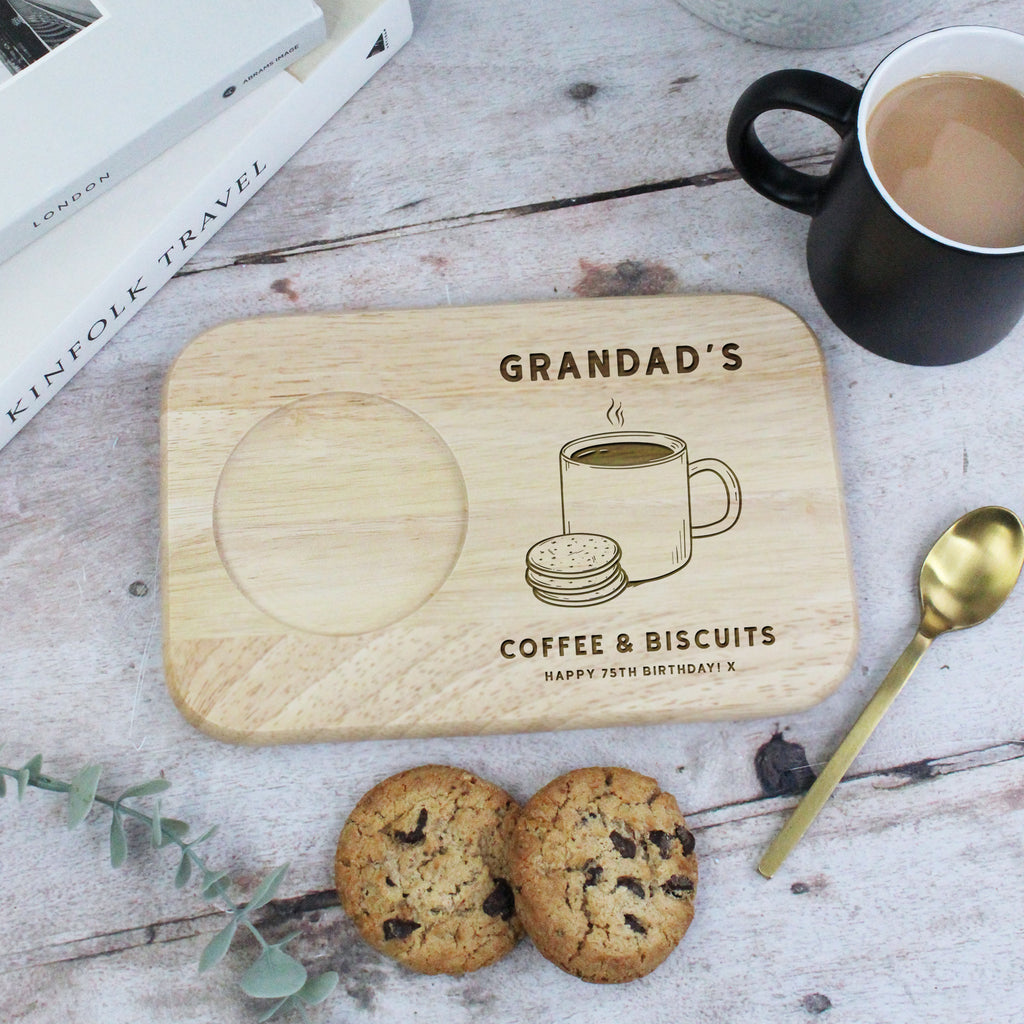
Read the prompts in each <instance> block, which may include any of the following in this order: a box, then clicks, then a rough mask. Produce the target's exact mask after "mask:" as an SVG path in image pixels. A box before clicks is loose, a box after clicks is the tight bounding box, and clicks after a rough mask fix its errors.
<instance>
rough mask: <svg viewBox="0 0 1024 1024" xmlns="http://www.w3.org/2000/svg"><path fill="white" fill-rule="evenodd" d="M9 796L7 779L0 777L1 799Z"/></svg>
mask: <svg viewBox="0 0 1024 1024" xmlns="http://www.w3.org/2000/svg"><path fill="white" fill-rule="evenodd" d="M5 796H7V778H6V776H4V775H0V797H5Z"/></svg>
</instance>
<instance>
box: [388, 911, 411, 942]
mask: <svg viewBox="0 0 1024 1024" xmlns="http://www.w3.org/2000/svg"><path fill="white" fill-rule="evenodd" d="M417 928H419V925H418V924H417V923H416V922H415V921H404V920H402V918H400V917H391V918H388V920H387V921H385V922H384V941H385V942H387V941H390V940H391V939H407V938H409V936H410V935H412V933H413V932H414V931H416V929H417Z"/></svg>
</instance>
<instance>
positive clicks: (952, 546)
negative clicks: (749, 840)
mask: <svg viewBox="0 0 1024 1024" xmlns="http://www.w3.org/2000/svg"><path fill="white" fill-rule="evenodd" d="M1022 564H1024V527H1022V526H1021V522H1020V520H1019V519H1018V518H1017V517H1016V516H1015V515H1014V514H1013V513H1012V512H1010V511H1009V510H1008V509H1005V508H999V507H997V506H987V507H985V508H976V509H974V511H973V512H968V513H967V514H966V515H964V516H962V517H961V518H960V519H958V520H957V521H956V522H955V523H954V524H953V525H952V526H951V527H950V528H949V529H948V530H946V532H945V533H944V534H943V535H942V536H941V537H940V538H939V539H938V540H937V541H936V542H935V544H934V546H933V547H932V549H931V551H929V552H928V555H927V557H926V558H925V560H924V564H923V565H922V566H921V579H920V583H919V587H920V592H921V621H920V625H919V626H918V627H917V632H916V633H915V634H914V638H913V640H911V641H910V643H909V644H908V645H907V649H906V650H905V651H904V652H903V653H902V654H901V655H900V656H899V658H898V659H897V661H896V664H895V665H893V667H892V668H891V669H890V670H889V674H888V675H887V676H886V677H885V679H883V680H882V683H881V685H880V686H879V687H878V689H877V690H876V691H875V695H874V696H873V697H872V698H871V700H870V701H868V704H867V707H865V708H864V710H863V711H862V712H861V714H860V717H859V718H858V719H857V721H856V722H855V723H854V725H853V728H852V729H850V731H849V733H847V735H846V738H845V739H844V740H843V742H842V743H841V744H840V745H839V749H838V750H836V752H835V753H834V754H833V755H832V757H831V759H830V760H829V762H828V764H827V765H825V767H824V769H822V772H821V774H820V775H819V776H818V778H817V779H816V780H815V782H814V785H812V786H811V788H810V789H809V790H808V791H807V792H806V793H805V794H804V796H803V799H802V800H801V801H800V803H799V804H797V806H796V809H795V810H794V811H793V814H792V815H791V817H790V819H789V821H787V822H786V824H785V825H784V826H783V828H782V830H781V831H780V832H779V834H778V835H777V836H776V837H775V839H774V840H773V841H772V844H771V845H770V846H769V847H768V849H767V851H766V852H765V855H764V856H763V857H762V858H761V863H760V864H758V866H757V870H758V871H759V872H760V873H761V874H762V875H764V877H765V878H771V877H772V875H774V874H775V872H776V871H777V870H778V868H779V865H781V864H782V862H783V861H784V860H785V859H786V857H787V855H788V854H789V852H790V850H792V849H793V847H794V846H796V844H797V843H798V842H799V841H800V837H801V836H802V835H803V834H804V832H806V831H807V828H808V826H809V825H810V824H811V822H812V821H814V819H815V818H816V817H817V815H818V812H819V811H820V810H821V808H822V807H823V806H824V805H825V801H826V800H828V798H829V796H830V794H831V793H832V790H833V789H835V787H836V786H837V785H838V784H839V780H840V779H842V777H843V775H845V774H846V771H847V769H848V768H849V767H850V765H851V764H852V763H853V760H854V758H855V757H856V756H857V754H858V753H860V749H861V747H863V746H864V744H865V743H866V742H867V739H868V737H869V736H870V735H871V733H872V732H874V729H875V726H877V725H878V723H879V722H880V721H881V719H882V715H884V714H885V712H886V711H887V710H888V709H889V705H890V704H892V702H893V701H894V700H895V699H896V695H897V694H898V693H899V692H900V690H901V689H902V688H903V684H904V683H905V682H906V681H907V679H908V678H909V677H910V673H911V672H913V671H914V668H915V667H916V666H917V663H918V661H920V659H921V655H922V654H924V652H925V651H926V650H928V647H929V645H930V644H931V642H932V641H933V640H934V639H935V638H936V637H937V636H938V635H939V634H940V633H947V632H949V631H951V630H954V629H966V628H967V627H968V626H976V625H977V624H978V623H979V622H983V621H984V620H985V619H987V618H988V617H989V616H990V615H992V614H993V613H994V612H995V611H996V610H997V609H998V608H999V606H1000V605H1001V604H1002V603H1003V602H1004V601H1005V600H1006V598H1007V597H1008V596H1009V594H1010V591H1011V590H1013V587H1014V584H1015V583H1016V582H1017V577H1018V576H1019V575H1020V571H1021V566H1022Z"/></svg>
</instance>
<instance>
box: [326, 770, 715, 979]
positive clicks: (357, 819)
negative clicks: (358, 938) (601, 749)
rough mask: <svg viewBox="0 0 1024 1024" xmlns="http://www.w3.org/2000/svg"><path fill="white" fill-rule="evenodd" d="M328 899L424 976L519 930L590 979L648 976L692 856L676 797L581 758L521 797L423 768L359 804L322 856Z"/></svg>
mask: <svg viewBox="0 0 1024 1024" xmlns="http://www.w3.org/2000/svg"><path fill="white" fill-rule="evenodd" d="M335 880H336V883H337V888H338V894H339V896H340V899H341V904H342V906H343V907H344V909H345V911H346V912H347V913H348V914H349V916H350V917H351V918H352V920H353V921H354V922H355V924H356V927H357V928H358V929H359V931H360V934H362V936H363V937H364V938H365V939H366V940H367V941H368V942H369V943H370V944H371V945H372V946H374V947H375V948H376V949H378V950H380V951H381V952H383V953H386V954H387V955H388V956H391V957H393V958H394V959H396V960H397V961H399V962H400V963H403V964H405V965H406V966H407V967H410V968H411V969H413V970H416V971H419V972H421V973H426V974H438V973H445V974H456V975H457V974H462V973H465V972H467V971H474V970H477V969H478V968H480V967H485V966H487V965H488V964H492V963H494V962H495V961H497V960H498V959H500V958H501V957H502V956H504V955H505V954H506V953H508V952H509V951H510V950H511V949H512V948H513V947H514V946H515V945H516V943H517V942H518V940H519V938H520V937H521V935H522V934H523V932H524V931H525V933H526V934H528V935H529V936H530V938H531V939H532V940H533V943H534V945H535V946H536V947H537V949H538V950H539V951H540V952H541V953H542V954H543V956H545V957H546V958H547V959H548V960H550V961H551V962H552V963H554V964H556V965H557V966H558V967H560V968H561V969H562V970H564V971H566V972H568V973H569V974H572V975H575V976H576V977H578V978H580V979H582V980H584V981H590V982H624V981H631V980H633V979H635V978H640V977H643V976H644V975H646V974H649V973H650V972H651V971H653V970H654V969H655V968H656V967H657V966H658V965H659V964H661V963H662V962H663V961H664V960H665V958H666V957H667V956H668V955H669V954H670V953H671V952H672V950H673V949H675V947H676V946H677V945H678V944H679V942H680V940H681V939H682V937H683V935H684V934H685V932H686V930H687V928H688V927H689V925H690V922H691V920H692V919H693V902H694V897H695V894H696V884H697V858H696V854H695V852H694V838H693V834H692V833H691V832H690V831H689V829H687V827H686V822H685V820H684V819H683V816H682V814H681V813H680V811H679V807H678V805H677V803H676V801H675V799H674V797H672V796H671V795H670V794H668V793H665V792H663V791H662V790H661V789H660V788H659V787H658V785H657V783H656V782H655V781H654V779H650V778H647V777H646V776H643V775H640V774H638V773H636V772H633V771H630V770H629V769H626V768H581V769H577V770H576V771H571V772H568V773H567V774H565V775H562V776H560V777H559V778H557V779H554V780H553V781H552V782H550V783H548V784H547V785H546V786H544V787H543V788H542V789H541V790H540V791H539V792H538V793H536V794H535V795H534V796H533V797H532V798H531V799H530V800H529V801H528V802H527V804H526V805H525V806H524V807H520V806H519V805H518V804H517V803H516V801H515V800H514V799H513V798H512V797H511V796H509V795H508V793H506V792H505V791H504V790H502V789H500V788H499V787H497V786H495V785H494V784H493V783H490V782H487V781H485V780H483V779H480V778H478V777H476V776H475V775H473V774H472V773H470V772H467V771H464V770H462V769H459V768H453V767H449V766H446V765H424V766H421V767H419V768H413V769H410V770H409V771H406V772H401V773H399V774H398V775H395V776H392V777H391V778H389V779H385V780H384V781H383V782H381V783H380V784H379V785H377V786H375V787H374V788H373V789H372V790H370V791H369V792H368V793H367V794H366V795H365V796H364V797H363V798H362V799H361V800H360V801H359V803H358V804H357V805H356V807H355V809H354V810H353V811H352V814H351V815H350V816H349V818H348V821H347V822H346V823H345V826H344V828H343V829H342V832H341V836H340V838H339V841H338V849H337V854H336V858H335Z"/></svg>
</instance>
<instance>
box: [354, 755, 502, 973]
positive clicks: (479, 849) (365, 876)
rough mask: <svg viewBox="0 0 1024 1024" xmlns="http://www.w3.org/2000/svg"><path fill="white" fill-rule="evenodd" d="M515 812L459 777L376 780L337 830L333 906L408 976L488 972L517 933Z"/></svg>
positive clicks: (493, 791)
mask: <svg viewBox="0 0 1024 1024" xmlns="http://www.w3.org/2000/svg"><path fill="white" fill-rule="evenodd" d="M518 813H519V805H518V804H517V803H516V801H515V800H513V799H512V797H510V796H509V795H508V793H506V792H505V791H504V790H502V789H499V788H498V787H497V786H495V785H493V784H492V783H490V782H487V781H485V780H483V779H480V778H477V777H476V776H475V775H473V774H471V773H470V772H468V771H464V770H462V769H461V768H453V767H450V766H447V765H422V766H420V767H418V768H411V769H409V770H408V771H404V772H400V773H399V774H398V775H393V776H392V777H391V778H389V779H385V780H384V781H383V782H381V783H380V784H379V785H377V786H375V787H374V788H373V789H371V790H370V791H369V792H368V793H367V794H365V796H363V797H362V799H361V800H360V801H359V802H358V804H356V806H355V808H354V810H353V811H352V813H351V814H350V815H349V818H348V821H346V823H345V826H344V828H343V829H342V831H341V836H340V838H339V840H338V849H337V854H336V857H335V863H334V872H335V882H336V884H337V888H338V895H339V897H340V898H341V905H342V906H343V907H344V908H345V911H346V913H348V915H349V916H350V917H351V918H352V920H353V921H354V922H355V924H356V927H357V928H358V929H359V931H360V933H361V934H362V936H363V938H365V939H366V941H367V942H369V943H370V945H371V946H374V947H375V948H376V949H379V950H380V951H381V952H383V953H386V954H387V955H388V956H391V957H394V958H395V959H396V960H398V961H399V962H401V963H403V964H405V965H406V966H407V967H410V968H412V969H413V970H415V971H420V972H421V973H423V974H463V973H465V972H467V971H475V970H476V969H477V968H480V967H486V966H487V965H488V964H491V963H494V961H495V960H498V959H499V958H500V957H502V956H504V955H505V954H506V953H508V952H509V951H510V950H511V949H512V948H513V947H514V946H515V944H516V943H517V942H518V941H519V938H520V936H521V934H522V928H521V926H520V924H519V920H518V917H517V915H516V907H515V900H514V897H513V893H512V887H511V884H510V882H509V869H508V849H509V840H510V838H511V834H512V830H513V828H514V827H515V823H516V819H517V817H518Z"/></svg>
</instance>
